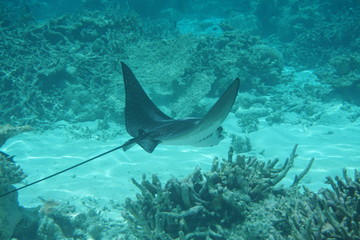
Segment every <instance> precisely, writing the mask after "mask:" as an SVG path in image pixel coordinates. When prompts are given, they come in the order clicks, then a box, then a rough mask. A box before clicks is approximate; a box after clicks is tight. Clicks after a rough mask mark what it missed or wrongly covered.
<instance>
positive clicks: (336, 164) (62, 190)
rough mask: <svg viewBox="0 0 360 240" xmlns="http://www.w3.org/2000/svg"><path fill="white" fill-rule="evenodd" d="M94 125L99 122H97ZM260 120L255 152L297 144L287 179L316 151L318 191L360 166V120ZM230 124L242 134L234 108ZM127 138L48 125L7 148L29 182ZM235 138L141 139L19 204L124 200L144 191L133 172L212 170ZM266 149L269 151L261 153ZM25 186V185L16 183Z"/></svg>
mask: <svg viewBox="0 0 360 240" xmlns="http://www.w3.org/2000/svg"><path fill="white" fill-rule="evenodd" d="M93 125H94V127H95V126H96V123H93ZM261 125H263V126H262V127H260V129H259V131H257V132H253V133H250V134H248V137H249V138H250V140H251V143H252V146H253V148H254V150H253V151H252V153H250V154H252V155H254V154H256V155H257V156H258V157H259V158H260V159H262V160H270V159H274V158H275V157H278V158H280V160H281V163H282V162H283V161H284V160H285V159H286V157H287V156H289V153H290V152H291V150H292V148H293V146H294V145H295V144H296V143H297V144H299V147H298V151H297V152H298V154H299V157H298V158H297V160H296V161H295V166H294V168H293V169H292V170H291V172H290V173H289V174H288V177H287V178H286V179H285V180H284V181H283V183H284V184H285V185H289V184H291V183H292V180H293V178H294V175H295V174H298V173H299V172H300V171H301V170H302V169H303V168H304V167H305V166H306V165H307V163H308V161H309V160H310V158H312V157H315V158H316V160H315V163H314V165H313V167H312V169H311V170H310V172H309V174H308V175H307V176H306V178H305V179H304V180H303V182H302V183H303V184H306V185H307V186H308V187H310V188H311V189H312V190H314V191H317V190H318V189H319V188H321V187H323V186H324V184H323V182H324V180H325V176H328V175H331V176H335V175H341V169H342V168H347V169H349V173H350V174H351V175H352V174H353V169H355V168H357V169H359V167H360V149H359V146H360V137H359V136H360V121H357V122H355V123H351V124H346V125H342V124H333V125H315V126H312V127H310V128H305V127H303V126H301V125H286V124H284V125H277V126H266V124H261ZM224 128H225V129H226V130H227V132H232V133H239V132H240V129H239V127H238V126H237V125H236V119H235V117H234V116H233V114H231V115H230V116H229V117H228V119H227V120H226V122H225V123H224ZM127 138H128V136H127V135H124V136H122V137H120V138H118V139H113V140H109V141H106V142H103V141H96V140H92V139H84V140H78V139H72V138H70V137H69V136H67V134H66V131H65V130H62V129H59V130H49V131H46V132H44V133H35V132H28V133H24V134H20V135H17V136H15V137H13V138H11V139H9V140H8V141H7V142H6V144H4V145H3V147H2V148H1V150H2V151H4V152H6V153H8V154H10V155H16V157H15V160H16V162H17V163H18V164H19V165H20V166H21V167H22V168H23V170H24V171H25V172H26V173H27V174H28V177H27V179H26V181H27V182H32V181H34V180H37V179H40V178H42V177H45V176H47V175H50V174H52V173H54V172H56V171H59V170H62V169H65V168H67V167H69V166H71V165H73V164H76V163H78V162H81V161H83V160H86V159H88V158H90V157H92V156H95V155H97V154H99V153H102V152H105V151H107V150H109V149H111V148H114V147H116V146H118V145H120V144H121V143H123V142H124V141H126V140H127ZM229 145H230V138H226V139H225V140H223V141H222V142H221V143H220V144H219V145H218V146H215V147H212V148H197V147H191V146H190V147H189V146H165V145H159V146H158V148H157V149H156V150H155V151H154V152H153V153H152V154H149V153H146V152H145V151H143V150H142V149H141V148H140V147H138V146H136V147H134V148H132V149H130V150H129V151H128V152H126V153H125V152H123V151H122V150H119V151H116V152H114V153H111V154H109V155H107V156H104V157H101V158H99V159H96V160H94V161H93V162H90V163H87V164H86V165H83V166H80V167H78V168H77V169H74V170H71V171H69V172H66V173H63V174H62V175H59V176H56V177H54V178H52V179H49V180H46V181H45V182H42V183H39V184H37V185H34V186H31V187H29V188H27V189H23V190H21V191H20V192H19V200H20V204H22V205H24V206H26V207H30V206H37V205H39V204H40V203H41V201H40V199H39V196H40V197H42V198H44V199H55V200H74V201H76V200H78V199H82V198H83V197H95V198H97V199H103V200H110V199H112V200H115V201H117V202H123V200H124V199H125V197H132V198H134V197H135V194H136V193H138V192H139V191H138V190H137V189H136V187H134V186H133V184H132V183H131V181H130V179H131V178H132V177H133V178H135V179H137V180H138V181H140V180H141V176H142V174H143V173H146V174H147V176H148V177H149V178H150V177H151V174H153V173H156V174H158V175H159V176H160V178H161V179H162V181H163V182H165V180H167V179H169V178H171V177H172V176H175V177H179V178H182V177H186V176H187V175H189V174H190V173H191V172H192V171H193V169H194V168H195V166H197V165H199V166H201V168H202V169H203V171H208V170H209V169H210V166H211V163H212V159H213V158H214V157H215V156H220V157H226V156H227V150H228V147H229ZM263 150H264V154H263V155H260V154H259V153H260V152H262V151H263ZM18 186H21V185H18Z"/></svg>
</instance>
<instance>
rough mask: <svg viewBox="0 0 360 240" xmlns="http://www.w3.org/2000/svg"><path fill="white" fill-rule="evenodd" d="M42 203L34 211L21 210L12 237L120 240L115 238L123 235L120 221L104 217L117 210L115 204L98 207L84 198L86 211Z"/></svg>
mask: <svg viewBox="0 0 360 240" xmlns="http://www.w3.org/2000/svg"><path fill="white" fill-rule="evenodd" d="M42 201H43V205H42V206H40V207H38V208H23V209H22V218H21V221H20V222H19V224H18V225H17V226H16V228H15V230H14V234H13V237H14V238H16V239H19V240H25V239H31V240H46V239H58V240H61V239H114V240H115V239H119V240H120V239H122V238H121V237H119V236H121V235H123V233H124V232H125V231H124V222H123V221H121V220H119V219H117V220H114V219H112V218H109V217H105V216H106V213H107V212H109V211H110V209H113V208H119V205H118V206H115V205H116V204H115V202H113V204H112V205H111V204H104V205H102V203H101V204H100V203H99V202H98V201H97V200H96V199H93V198H90V197H85V198H83V199H81V201H82V204H83V205H84V206H86V209H77V207H75V206H74V205H71V204H70V203H68V202H60V201H54V200H45V199H42ZM99 205H102V208H99ZM105 205H106V207H105ZM24 236H27V238H25V237H24Z"/></svg>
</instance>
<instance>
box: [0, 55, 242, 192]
mask: <svg viewBox="0 0 360 240" xmlns="http://www.w3.org/2000/svg"><path fill="white" fill-rule="evenodd" d="M121 68H122V73H123V80H124V85H125V127H126V131H127V132H128V133H129V135H130V136H131V137H132V138H130V139H129V140H128V141H126V142H125V143H123V144H122V145H120V146H118V147H116V148H113V149H111V150H109V151H107V152H104V153H101V154H99V155H97V156H95V157H92V158H90V159H88V160H85V161H83V162H80V163H78V164H75V165H73V166H71V167H69V168H66V169H64V170H62V171H59V172H56V173H54V174H52V175H49V176H47V177H44V178H42V179H39V180H37V181H34V182H32V183H29V184H26V185H24V186H22V187H19V188H15V189H13V190H11V191H8V192H5V193H3V194H1V195H0V197H3V196H5V195H8V194H10V193H13V192H17V191H19V190H21V189H24V188H26V187H29V186H31V185H34V184H36V183H39V182H42V181H44V180H47V179H49V178H52V177H55V176H57V175H59V174H61V173H64V172H67V171H69V170H71V169H74V168H76V167H78V166H80V165H83V164H85V163H88V162H90V161H93V160H95V159H97V158H99V157H102V156H104V155H107V154H109V153H111V152H114V151H116V150H118V149H123V150H124V151H126V150H128V149H129V148H131V147H132V146H133V145H135V144H138V145H139V146H141V147H142V148H143V149H144V150H145V151H147V152H148V153H152V152H153V151H154V149H155V148H156V147H157V146H158V145H159V144H160V143H161V144H167V145H192V146H199V147H206V146H214V145H217V144H218V143H219V142H220V141H221V140H222V139H223V138H224V136H223V133H222V131H223V129H222V127H221V124H222V122H223V121H224V120H225V118H226V117H227V116H228V114H229V112H230V110H231V108H232V106H233V104H234V102H235V99H236V96H237V93H238V90H239V85H240V80H239V78H236V79H235V80H234V81H233V82H232V84H231V85H230V86H229V87H228V88H227V89H226V91H225V92H224V93H223V94H222V95H221V97H220V98H219V99H218V100H217V102H216V103H215V104H214V105H213V106H212V107H211V109H210V110H209V112H208V113H207V114H206V115H205V116H204V117H203V118H194V117H189V118H185V119H173V118H171V117H169V116H168V115H166V114H165V113H163V112H162V111H161V110H160V109H159V108H158V107H157V106H156V105H155V104H154V103H153V102H152V101H151V99H150V98H149V96H148V95H147V94H146V92H145V91H144V89H143V88H142V87H141V85H140V83H139V81H138V80H137V79H136V77H135V75H134V73H133V72H132V71H131V69H130V68H129V67H128V66H127V65H126V64H125V63H123V62H121Z"/></svg>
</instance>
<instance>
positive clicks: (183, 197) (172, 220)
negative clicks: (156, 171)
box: [123, 146, 306, 239]
mask: <svg viewBox="0 0 360 240" xmlns="http://www.w3.org/2000/svg"><path fill="white" fill-rule="evenodd" d="M295 151H296V146H295V148H294V149H293V151H292V153H291V155H290V157H289V159H287V161H286V162H285V163H284V165H283V166H282V167H280V168H275V166H276V164H277V163H278V161H279V160H278V159H276V160H273V161H269V162H267V163H263V162H260V161H258V160H257V159H256V158H252V157H250V158H249V159H245V157H244V156H236V157H235V159H233V150H232V148H231V149H230V151H229V156H228V159H227V160H225V159H223V162H221V163H220V162H219V159H217V158H215V159H214V161H213V166H212V169H211V171H210V172H207V173H202V172H201V170H200V169H199V168H195V170H194V172H193V173H192V174H191V175H190V176H188V177H187V178H186V179H184V180H178V179H176V178H172V179H170V180H168V181H167V182H166V184H165V185H164V186H162V185H161V183H160V180H159V179H158V177H157V176H156V175H153V176H152V180H151V181H149V180H147V179H146V176H145V175H144V176H143V179H142V182H141V183H138V182H137V181H136V180H135V179H132V182H133V183H134V184H135V185H136V186H137V187H138V188H139V189H140V190H141V194H138V195H137V200H136V201H133V200H131V199H130V198H128V199H126V201H125V209H126V212H124V213H123V217H124V218H125V219H127V220H128V223H129V227H130V228H131V229H132V232H133V234H134V235H136V236H137V237H138V238H140V239H227V238H226V236H227V235H228V234H229V229H230V228H231V227H232V226H233V225H241V224H244V222H246V221H249V220H248V219H249V216H251V213H249V208H250V206H252V205H253V204H256V203H259V202H260V201H263V200H264V199H267V198H268V197H269V196H270V195H272V194H274V191H275V189H274V187H275V186H276V185H277V184H278V183H279V182H280V181H281V180H282V179H283V178H284V177H285V176H286V174H287V172H288V171H289V170H290V168H291V167H292V165H293V162H294V160H295V158H296V156H297V155H296V153H295ZM305 174H306V172H305V173H304V174H302V175H299V179H301V178H302V177H303V176H304V175H305ZM297 183H298V181H296V184H295V185H297Z"/></svg>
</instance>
